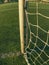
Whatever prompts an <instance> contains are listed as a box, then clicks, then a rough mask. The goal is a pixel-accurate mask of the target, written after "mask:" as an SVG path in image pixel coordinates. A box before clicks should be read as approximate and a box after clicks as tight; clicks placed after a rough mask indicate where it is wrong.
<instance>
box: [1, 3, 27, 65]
mask: <svg viewBox="0 0 49 65" xmlns="http://www.w3.org/2000/svg"><path fill="white" fill-rule="evenodd" d="M19 51H20V39H19V17H18V3H7V4H0V65H26V62H25V60H24V58H23V55H22V56H14V57H6V58H1V54H2V53H3V54H4V53H9V52H19Z"/></svg>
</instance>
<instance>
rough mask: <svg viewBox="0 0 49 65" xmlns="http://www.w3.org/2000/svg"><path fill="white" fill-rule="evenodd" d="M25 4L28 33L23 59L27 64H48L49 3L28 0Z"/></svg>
mask: <svg viewBox="0 0 49 65" xmlns="http://www.w3.org/2000/svg"><path fill="white" fill-rule="evenodd" d="M26 1H27V0H26ZM26 4H28V5H27V9H25V14H26V22H27V26H28V32H29V33H28V43H27V44H26V48H25V52H26V55H25V59H26V61H27V63H28V65H49V3H48V2H42V1H39V0H38V1H37V0H35V1H33V0H29V1H28V3H26ZM27 26H26V27H27Z"/></svg>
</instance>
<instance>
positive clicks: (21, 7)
mask: <svg viewBox="0 0 49 65" xmlns="http://www.w3.org/2000/svg"><path fill="white" fill-rule="evenodd" d="M24 1H25V0H19V27H20V43H21V53H22V54H23V53H24Z"/></svg>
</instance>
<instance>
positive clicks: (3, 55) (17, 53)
mask: <svg viewBox="0 0 49 65" xmlns="http://www.w3.org/2000/svg"><path fill="white" fill-rule="evenodd" d="M20 55H21V52H20V51H19V52H17V51H16V52H8V53H0V58H6V57H13V56H20Z"/></svg>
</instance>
